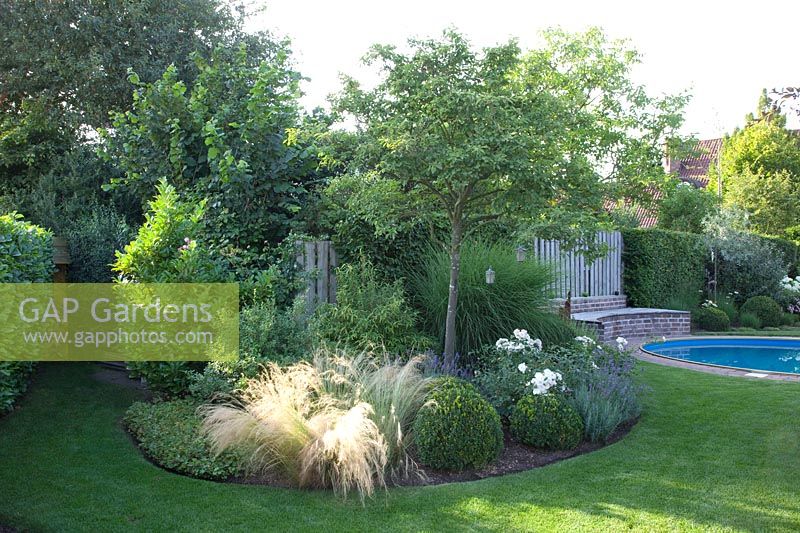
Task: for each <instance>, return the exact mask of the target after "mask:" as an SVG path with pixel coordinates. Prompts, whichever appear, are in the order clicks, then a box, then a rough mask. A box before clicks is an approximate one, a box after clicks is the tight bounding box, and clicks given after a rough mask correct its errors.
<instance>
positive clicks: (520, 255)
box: [517, 244, 526, 263]
mask: <svg viewBox="0 0 800 533" xmlns="http://www.w3.org/2000/svg"><path fill="white" fill-rule="evenodd" d="M525 252H526V250H525V247H524V246H522V245H521V244H520V245H519V246H517V262H519V263H522V262H523V261H525Z"/></svg>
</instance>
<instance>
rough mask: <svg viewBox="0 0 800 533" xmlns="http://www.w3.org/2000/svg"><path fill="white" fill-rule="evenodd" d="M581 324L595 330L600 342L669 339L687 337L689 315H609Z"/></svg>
mask: <svg viewBox="0 0 800 533" xmlns="http://www.w3.org/2000/svg"><path fill="white" fill-rule="evenodd" d="M643 311H644V310H643ZM582 324H584V325H586V326H588V327H591V328H593V329H595V330H596V331H597V339H598V340H599V341H601V342H610V341H613V340H614V339H616V338H617V337H625V338H648V337H661V336H662V335H664V336H667V337H670V336H678V335H689V334H690V332H691V319H690V315H689V313H687V312H685V311H658V312H642V313H636V314H624V315H623V314H620V315H609V316H604V317H600V318H598V319H596V320H592V321H585V322H582Z"/></svg>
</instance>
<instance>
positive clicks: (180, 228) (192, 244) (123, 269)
mask: <svg viewBox="0 0 800 533" xmlns="http://www.w3.org/2000/svg"><path fill="white" fill-rule="evenodd" d="M149 207H150V210H149V212H148V213H147V214H146V215H145V221H144V224H142V226H141V227H140V228H139V231H138V233H137V235H136V238H135V239H134V240H133V241H132V242H131V243H130V244H128V245H127V246H125V250H124V251H123V252H117V254H116V255H117V259H116V262H115V263H114V266H113V270H114V271H115V272H118V273H119V274H120V275H121V276H122V277H123V278H125V279H127V280H130V281H137V282H146V283H214V282H221V281H230V279H231V278H230V276H229V275H228V273H227V272H226V270H225V265H224V263H223V262H222V261H221V260H220V258H217V257H214V256H213V255H212V254H211V252H209V251H208V250H206V249H205V248H203V247H202V246H201V245H200V244H198V241H197V238H198V236H199V235H202V233H203V229H204V225H203V213H204V210H205V202H188V201H183V200H181V199H180V198H179V197H178V193H177V192H176V191H175V188H174V187H172V186H171V185H169V184H168V183H167V182H166V181H165V180H162V181H161V182H160V183H159V185H158V194H157V195H156V197H155V198H154V199H153V200H152V201H151V202H150V204H149Z"/></svg>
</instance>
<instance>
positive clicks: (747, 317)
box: [739, 313, 761, 329]
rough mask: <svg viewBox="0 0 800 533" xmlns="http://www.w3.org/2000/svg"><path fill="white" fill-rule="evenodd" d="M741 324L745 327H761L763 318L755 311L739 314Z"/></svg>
mask: <svg viewBox="0 0 800 533" xmlns="http://www.w3.org/2000/svg"><path fill="white" fill-rule="evenodd" d="M739 325H740V326H742V327H743V328H751V329H761V319H760V318H758V317H757V316H756V315H754V314H753V313H742V314H741V315H739Z"/></svg>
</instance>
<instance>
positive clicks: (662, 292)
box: [622, 229, 708, 308]
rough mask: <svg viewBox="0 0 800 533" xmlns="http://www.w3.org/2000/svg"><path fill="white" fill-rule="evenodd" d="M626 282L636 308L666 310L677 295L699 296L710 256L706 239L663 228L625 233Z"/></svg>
mask: <svg viewBox="0 0 800 533" xmlns="http://www.w3.org/2000/svg"><path fill="white" fill-rule="evenodd" d="M622 238H623V242H624V244H625V246H624V248H623V252H622V261H623V263H624V264H625V269H624V270H623V282H624V287H625V294H627V295H628V302H629V303H630V305H631V306H633V307H662V308H663V307H665V306H666V305H667V304H668V302H669V301H670V299H671V298H673V297H674V295H676V294H689V293H693V294H698V293H699V292H700V291H702V290H703V286H704V283H705V263H706V256H707V255H708V251H707V250H708V248H707V247H706V245H705V243H704V241H703V238H702V237H701V236H699V235H695V234H693V233H680V232H676V231H667V230H660V229H628V230H622Z"/></svg>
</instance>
